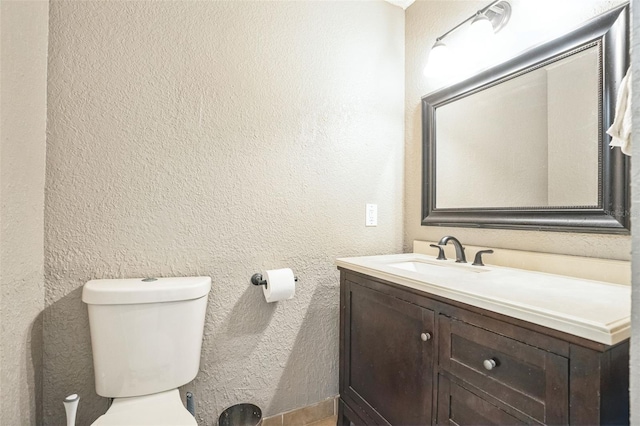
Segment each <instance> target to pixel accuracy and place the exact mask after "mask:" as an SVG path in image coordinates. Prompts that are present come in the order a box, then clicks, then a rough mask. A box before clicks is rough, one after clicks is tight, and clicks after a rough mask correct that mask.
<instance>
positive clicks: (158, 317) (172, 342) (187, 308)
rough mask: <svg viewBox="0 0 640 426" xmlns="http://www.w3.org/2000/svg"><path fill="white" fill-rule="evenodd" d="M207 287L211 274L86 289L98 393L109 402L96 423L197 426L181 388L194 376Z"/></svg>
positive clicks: (102, 282) (102, 425)
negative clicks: (109, 404) (108, 405)
mask: <svg viewBox="0 0 640 426" xmlns="http://www.w3.org/2000/svg"><path fill="white" fill-rule="evenodd" d="M210 289H211V278H209V277H181V278H157V279H155V278H152V279H148V278H147V279H141V278H136V279H122V280H92V281H89V282H88V283H86V284H85V285H84V288H83V291H82V301H83V302H84V303H86V304H87V308H88V312H89V326H90V330H91V348H92V351H93V366H94V373H95V382H96V392H97V393H98V395H100V396H104V397H108V398H114V399H113V403H112V404H111V407H110V408H109V409H108V410H107V412H106V413H105V414H103V415H102V416H100V417H99V418H98V419H97V420H96V421H95V422H94V423H93V424H94V425H100V426H116V425H122V426H124V425H126V426H143V425H156V426H161V425H171V426H183V425H184V426H187V425H196V424H197V423H196V421H195V418H194V417H193V416H192V415H191V413H189V412H188V411H187V409H186V408H185V407H184V404H183V403H182V400H181V398H180V393H179V391H178V387H180V386H183V385H185V384H187V383H189V382H190V381H191V380H193V379H194V378H195V377H196V375H197V374H198V370H199V367H200V351H201V347H202V335H203V330H204V318H205V313H206V308H207V298H208V294H209V290H210Z"/></svg>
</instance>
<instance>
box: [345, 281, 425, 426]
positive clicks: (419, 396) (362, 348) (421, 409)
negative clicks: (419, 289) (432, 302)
mask: <svg viewBox="0 0 640 426" xmlns="http://www.w3.org/2000/svg"><path fill="white" fill-rule="evenodd" d="M345 299H346V300H345V302H346V303H345V305H346V306H345V318H344V321H345V324H344V325H343V326H344V329H343V330H344V333H345V334H344V341H343V344H344V346H343V351H344V353H343V360H344V361H343V362H344V370H345V371H344V374H343V377H342V382H341V392H340V394H341V397H342V398H343V399H344V400H345V401H348V402H349V403H350V405H353V404H355V405H357V406H358V407H360V408H361V409H362V410H364V411H365V414H366V415H367V416H368V417H369V418H370V419H372V420H373V422H374V423H375V424H391V425H424V424H431V421H432V419H431V414H432V398H433V394H432V392H433V383H432V382H433V368H434V365H433V353H434V349H433V348H434V338H433V329H434V312H433V311H431V310H429V309H426V308H423V307H420V306H417V305H414V304H412V303H409V302H406V301H403V300H400V299H397V298H395V297H392V296H389V295H386V294H384V293H380V292H377V291H374V290H371V289H369V288H366V287H363V286H360V285H357V284H354V283H352V282H347V286H346V295H345Z"/></svg>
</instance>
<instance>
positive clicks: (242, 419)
mask: <svg viewBox="0 0 640 426" xmlns="http://www.w3.org/2000/svg"><path fill="white" fill-rule="evenodd" d="M261 424H262V410H261V409H260V407H258V406H257V405H253V404H236V405H232V406H231V407H229V408H227V409H226V410H224V411H223V412H222V414H220V418H219V419H218V426H260V425H261Z"/></svg>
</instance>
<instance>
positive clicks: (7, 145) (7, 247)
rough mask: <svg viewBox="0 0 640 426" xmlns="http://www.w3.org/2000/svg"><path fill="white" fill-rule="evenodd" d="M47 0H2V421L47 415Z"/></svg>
mask: <svg viewBox="0 0 640 426" xmlns="http://www.w3.org/2000/svg"><path fill="white" fill-rule="evenodd" d="M48 10H49V3H48V2H47V1H2V2H0V111H1V114H0V205H1V207H0V225H1V229H0V272H1V276H0V323H1V325H2V326H1V327H0V329H1V331H0V366H1V367H0V424H2V425H29V424H31V425H35V424H40V423H41V402H42V401H41V400H42V392H41V389H42V386H41V385H42V382H41V378H42V317H41V311H42V308H43V305H44V276H43V266H44V242H43V229H44V224H43V220H44V174H45V172H44V168H45V137H46V119H47V115H46V106H47V89H46V84H47V37H48V36H47V30H48V24H47V22H48Z"/></svg>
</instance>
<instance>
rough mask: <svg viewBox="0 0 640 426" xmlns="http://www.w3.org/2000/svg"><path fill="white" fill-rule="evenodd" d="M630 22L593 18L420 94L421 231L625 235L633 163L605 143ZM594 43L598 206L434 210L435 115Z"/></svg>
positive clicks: (624, 9) (620, 10) (625, 13)
mask: <svg viewBox="0 0 640 426" xmlns="http://www.w3.org/2000/svg"><path fill="white" fill-rule="evenodd" d="M628 21H629V6H628V4H625V5H623V6H619V7H617V8H615V9H613V10H611V11H609V12H606V13H604V14H602V15H600V16H597V17H596V18H594V19H592V20H590V21H588V22H587V23H585V24H584V25H583V26H581V27H580V28H578V29H576V30H574V31H572V32H571V33H569V34H567V35H565V36H562V37H560V38H557V39H555V40H553V41H551V42H548V43H545V44H543V45H540V46H538V47H535V48H533V49H531V50H528V51H526V52H525V53H523V54H521V55H519V56H517V57H515V58H514V59H511V60H509V61H507V62H505V63H503V64H500V65H498V66H496V67H493V68H490V69H487V70H485V71H482V72H481V73H479V74H477V75H475V76H473V77H471V78H469V79H467V80H465V81H462V82H460V83H457V84H454V85H453V86H450V87H446V88H443V89H440V90H438V91H436V92H433V93H431V94H428V95H426V96H424V97H423V98H422V144H423V145H422V148H423V163H422V174H423V176H422V182H423V187H422V225H424V226H457V227H479V228H507V229H528V230H544V231H562V232H590V233H608V234H629V231H630V226H631V224H630V197H629V194H630V190H629V169H630V167H629V163H630V160H629V158H628V157H626V156H625V155H623V154H622V153H621V152H620V149H619V148H615V149H611V148H610V147H609V144H608V141H609V140H610V137H609V136H608V135H607V134H606V130H607V128H608V127H609V126H610V124H611V123H612V122H613V119H614V115H615V103H616V94H617V91H618V87H619V85H620V82H621V81H622V78H623V77H624V75H625V72H626V70H627V67H628V66H629V30H628ZM593 43H598V44H599V45H600V54H601V64H602V69H601V73H602V74H601V75H602V81H601V85H602V86H601V90H600V93H599V95H600V97H601V98H600V105H601V111H600V124H599V129H598V139H599V146H600V153H599V156H600V161H599V163H600V164H599V167H598V169H599V177H598V182H599V183H598V205H597V206H596V207H595V208H592V207H588V208H574V207H560V208H556V207H551V208H545V207H542V208H528V207H524V208H520V207H517V208H513V207H512V208H437V207H436V203H435V202H436V180H435V179H436V170H435V165H436V158H435V144H436V125H437V123H436V109H437V108H438V107H439V106H442V105H445V104H447V103H450V102H452V101H454V100H456V99H460V98H462V97H465V96H468V95H470V94H472V93H474V92H477V91H479V90H482V89H483V88H486V87H490V86H493V85H495V84H498V83H499V82H500V81H503V80H507V79H510V78H512V77H513V76H514V75H519V74H522V73H525V72H527V70H533V69H536V68H538V67H539V65H540V64H541V63H545V62H548V61H550V60H552V59H554V58H557V57H562V56H563V55H566V54H567V53H568V52H571V51H574V50H576V49H580V48H581V47H583V46H586V45H590V44H593Z"/></svg>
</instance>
